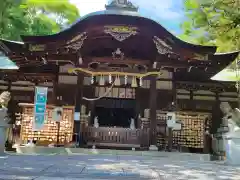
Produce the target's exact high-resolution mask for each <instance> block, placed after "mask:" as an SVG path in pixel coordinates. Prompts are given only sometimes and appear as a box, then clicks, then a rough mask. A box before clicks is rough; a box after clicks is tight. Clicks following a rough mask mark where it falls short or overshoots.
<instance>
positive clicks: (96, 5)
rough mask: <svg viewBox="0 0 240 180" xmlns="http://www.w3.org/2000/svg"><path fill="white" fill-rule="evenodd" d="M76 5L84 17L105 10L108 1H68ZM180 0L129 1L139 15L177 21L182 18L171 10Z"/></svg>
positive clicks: (179, 13) (178, 13)
mask: <svg viewBox="0 0 240 180" xmlns="http://www.w3.org/2000/svg"><path fill="white" fill-rule="evenodd" d="M70 1H71V2H72V3H73V4H76V5H77V7H78V8H79V10H80V15H81V16H84V15H86V14H88V13H91V12H95V11H101V10H104V9H105V4H107V2H108V0H70ZM180 1H181V0H161V2H160V1H159V0H131V2H132V3H133V4H135V5H137V6H138V7H139V11H140V13H143V14H144V15H147V16H150V17H153V18H154V19H157V18H162V19H166V20H168V19H169V20H171V19H178V18H181V17H182V16H183V14H182V13H181V12H179V11H178V10H179V9H180V8H181V7H179V8H177V9H176V8H175V9H173V7H174V6H176V4H179V2H180Z"/></svg>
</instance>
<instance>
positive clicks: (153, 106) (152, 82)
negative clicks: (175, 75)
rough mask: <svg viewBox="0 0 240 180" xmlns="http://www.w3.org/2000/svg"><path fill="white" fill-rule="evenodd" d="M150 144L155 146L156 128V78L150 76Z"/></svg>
mask: <svg viewBox="0 0 240 180" xmlns="http://www.w3.org/2000/svg"><path fill="white" fill-rule="evenodd" d="M149 93H150V95H149V98H150V105H149V108H150V138H151V139H150V144H151V145H156V126H157V78H156V76H152V77H151V80H150V92H149Z"/></svg>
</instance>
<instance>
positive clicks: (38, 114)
mask: <svg viewBox="0 0 240 180" xmlns="http://www.w3.org/2000/svg"><path fill="white" fill-rule="evenodd" d="M47 93H48V88H47V87H35V102H34V123H33V130H34V131H39V130H41V129H42V128H43V127H44V121H45V114H46V105H47Z"/></svg>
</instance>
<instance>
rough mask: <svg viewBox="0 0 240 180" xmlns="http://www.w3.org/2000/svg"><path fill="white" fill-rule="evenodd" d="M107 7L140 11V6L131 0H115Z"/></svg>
mask: <svg viewBox="0 0 240 180" xmlns="http://www.w3.org/2000/svg"><path fill="white" fill-rule="evenodd" d="M105 7H106V9H107V10H127V11H138V7H136V6H134V5H133V4H132V3H131V2H130V1H129V0H113V1H111V2H110V3H109V4H108V5H106V6H105Z"/></svg>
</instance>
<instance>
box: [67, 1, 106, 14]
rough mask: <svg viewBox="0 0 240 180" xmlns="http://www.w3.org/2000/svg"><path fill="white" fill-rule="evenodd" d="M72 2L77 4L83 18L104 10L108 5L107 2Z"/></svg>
mask: <svg viewBox="0 0 240 180" xmlns="http://www.w3.org/2000/svg"><path fill="white" fill-rule="evenodd" d="M70 2H71V3H73V4H76V6H77V7H78V9H79V11H80V15H81V16H84V15H86V14H89V13H92V12H96V11H101V10H104V9H105V4H106V3H107V1H106V0H70Z"/></svg>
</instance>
